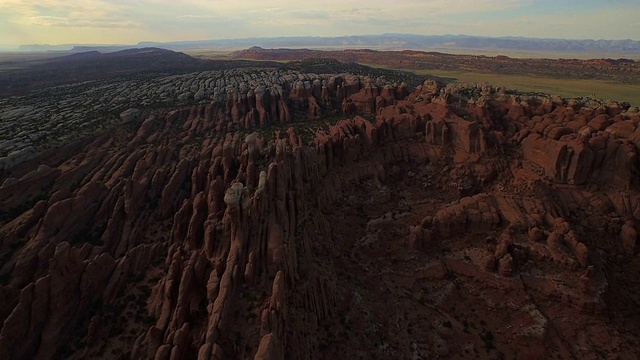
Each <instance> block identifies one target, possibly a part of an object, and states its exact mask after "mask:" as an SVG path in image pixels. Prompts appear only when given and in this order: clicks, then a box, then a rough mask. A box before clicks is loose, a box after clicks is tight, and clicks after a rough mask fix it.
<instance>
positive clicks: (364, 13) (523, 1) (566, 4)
mask: <svg viewBox="0 0 640 360" xmlns="http://www.w3.org/2000/svg"><path fill="white" fill-rule="evenodd" d="M383 33H408V34H409V33H410V34H421V35H441V34H466V35H481V36H526V37H543V38H565V39H633V40H640V0H366V1H360V0H320V1H314V2H311V1H302V0H297V1H284V0H240V1H236V0H35V1H31V0H0V46H4V47H7V46H9V47H10V46H17V45H21V44H51V45H54V44H136V43H138V42H139V41H161V42H162V41H180V40H213V39H234V38H247V37H275V36H342V35H369V34H383Z"/></svg>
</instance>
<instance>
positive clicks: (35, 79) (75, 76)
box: [0, 48, 280, 96]
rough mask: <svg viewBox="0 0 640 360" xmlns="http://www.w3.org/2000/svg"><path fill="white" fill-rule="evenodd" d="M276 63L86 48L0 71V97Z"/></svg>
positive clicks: (148, 50)
mask: <svg viewBox="0 0 640 360" xmlns="http://www.w3.org/2000/svg"><path fill="white" fill-rule="evenodd" d="M277 66H280V64H278V63H274V62H268V61H263V62H255V61H248V60H247V61H237V60H234V61H230V60H202V59H196V58H193V57H191V56H189V55H187V54H184V53H181V52H175V51H172V50H167V49H160V48H132V49H126V50H121V51H116V52H109V53H102V52H99V51H95V50H93V51H87V52H82V53H72V54H69V55H64V56H59V57H54V58H48V59H44V60H35V61H29V62H26V63H25V64H24V67H22V68H19V69H14V70H6V71H0V96H10V95H16V94H24V93H26V92H27V91H29V90H34V89H42V88H47V87H50V86H58V85H64V84H72V83H77V82H83V81H92V80H99V79H108V78H116V77H131V76H138V75H142V74H183V73H188V72H196V71H205V70H222V69H229V68H235V67H277Z"/></svg>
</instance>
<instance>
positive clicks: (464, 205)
mask: <svg viewBox="0 0 640 360" xmlns="http://www.w3.org/2000/svg"><path fill="white" fill-rule="evenodd" d="M404 89H405V87H403V86H402V85H400V86H390V85H388V86H378V85H375V84H373V82H372V81H366V80H365V81H361V80H360V79H359V78H356V77H348V76H336V77H332V78H330V79H328V81H325V82H324V83H323V82H322V81H320V80H319V79H316V78H314V79H311V78H309V79H298V80H297V82H295V85H293V87H292V89H290V92H288V91H287V90H286V89H283V91H282V93H279V92H276V91H275V90H274V91H272V90H268V91H267V90H266V89H259V88H256V89H254V90H252V91H248V90H247V91H244V94H236V95H233V96H229V97H228V98H226V99H225V100H224V101H223V102H220V103H217V104H212V105H206V106H195V107H191V108H188V109H182V110H175V111H172V112H169V113H167V114H165V115H164V116H159V117H157V118H149V119H147V120H145V121H144V122H142V123H141V124H140V126H139V128H138V129H137V131H136V132H134V133H124V132H122V133H118V132H116V133H114V134H113V135H110V136H106V137H105V138H100V139H96V140H95V141H94V142H92V143H89V144H87V145H86V146H85V148H84V150H82V151H80V152H79V153H78V154H69V155H68V159H66V160H65V161H64V162H62V163H61V164H60V165H58V166H56V167H53V166H48V167H47V166H44V167H35V168H34V169H35V170H32V171H27V172H24V173H23V174H22V175H20V176H14V177H13V178H17V179H20V181H16V180H12V179H9V180H4V179H3V187H2V188H0V194H1V195H2V196H0V200H1V201H3V204H18V203H20V202H21V201H23V200H24V199H28V200H30V199H31V198H33V197H34V194H36V193H38V191H37V189H38V187H42V186H43V184H52V185H51V186H52V192H51V193H43V194H42V195H43V196H42V199H39V200H40V201H37V202H34V204H35V205H34V206H32V207H29V208H25V209H23V210H24V211H17V212H16V214H13V215H12V217H11V218H9V219H7V220H6V221H5V220H2V223H0V234H1V235H2V237H1V240H2V241H1V242H0V245H1V248H0V255H1V256H2V259H3V263H2V269H0V275H2V285H1V286H0V295H1V296H2V297H3V299H6V300H5V301H3V302H2V303H1V304H0V321H1V323H2V327H1V329H0V353H2V354H7V355H6V356H8V357H9V358H15V359H27V358H38V359H40V358H42V359H47V358H58V357H64V356H69V354H71V356H73V357H87V358H92V357H103V356H110V355H109V354H128V355H130V356H131V357H132V358H155V359H183V358H198V359H211V358H214V359H215V358H219V359H222V358H252V357H253V358H255V359H280V358H283V357H291V358H296V359H297V358H357V357H381V358H382V357H386V358H409V357H424V358H428V357H451V356H454V354H461V353H464V352H465V350H468V351H469V352H470V353H471V352H475V353H476V355H478V356H480V357H482V356H484V354H485V353H486V354H488V355H487V356H495V357H497V356H498V355H499V354H500V353H502V356H504V357H506V358H525V357H532V358H545V357H553V356H556V355H558V356H561V357H562V356H565V355H567V354H568V355H567V356H569V357H571V356H573V357H576V358H582V357H586V356H588V355H589V354H591V349H593V348H596V347H598V348H602V349H605V350H606V351H608V352H610V353H614V352H615V353H618V354H622V355H621V356H622V357H624V356H629V357H630V358H632V357H633V356H634V355H637V347H635V344H636V343H637V335H636V334H635V333H634V332H633V331H629V325H628V324H626V323H621V322H620V321H618V320H615V319H614V318H612V319H611V320H610V319H608V318H606V317H603V312H604V311H607V310H606V309H612V311H614V312H616V311H620V312H621V314H623V315H624V316H626V317H629V318H630V319H632V320H633V321H635V320H637V318H638V316H639V315H640V314H638V313H637V309H636V308H634V306H635V305H634V304H633V302H632V301H631V300H630V299H632V296H631V295H632V294H631V293H629V292H627V291H630V290H628V288H629V287H630V286H629V284H631V283H632V281H630V279H632V278H633V274H635V272H633V271H634V270H637V262H636V261H635V260H636V259H637V247H636V240H637V233H636V229H635V224H636V221H638V220H639V219H640V211H638V209H639V208H640V193H638V180H637V177H636V176H635V174H636V169H637V164H636V161H637V160H636V151H637V150H636V146H637V139H636V137H637V136H636V135H637V134H638V131H637V128H636V124H635V123H634V122H633V121H632V120H631V118H630V116H629V114H627V113H626V112H625V109H621V108H618V107H615V106H613V105H612V104H609V105H608V107H605V108H604V111H600V110H598V109H592V108H588V107H587V105H586V104H583V103H580V102H571V103H568V102H566V103H565V102H558V101H556V100H552V99H551V98H544V97H543V98H528V97H525V96H522V97H519V96H516V95H507V94H505V93H502V92H501V91H498V89H494V88H490V87H487V86H481V85H472V86H468V87H455V86H448V87H446V88H444V89H441V90H442V92H441V93H440V92H439V91H440V89H438V87H437V84H436V83H434V82H427V83H425V84H424V85H423V86H422V87H420V88H419V89H417V90H416V92H415V93H413V94H411V95H410V96H408V98H407V100H402V99H403V98H404V93H403V92H404V91H405V90H404ZM464 94H474V95H473V96H471V97H472V99H469V98H467V97H464ZM341 104H345V105H346V106H347V107H348V109H347V110H349V111H356V112H359V113H362V114H363V115H364V114H368V115H375V121H370V120H368V119H366V118H364V117H361V116H355V117H353V118H348V119H344V120H340V121H338V122H337V123H335V124H334V125H332V126H326V127H324V126H318V127H317V128H312V129H309V128H306V127H303V126H300V121H298V120H300V119H296V116H298V115H300V114H301V113H304V114H306V116H307V117H308V119H307V118H305V119H304V122H303V124H304V125H305V126H307V125H310V124H313V123H310V122H309V121H310V120H311V119H314V118H317V117H320V116H321V115H322V114H323V113H324V112H326V111H331V110H338V108H339V106H340V105H341ZM561 104H562V105H561ZM294 115H295V116H294ZM616 117H617V118H616ZM281 123H291V125H292V126H291V127H290V128H289V129H288V130H287V131H284V130H283V131H280V130H279V131H277V132H276V133H275V134H274V135H273V138H272V139H271V140H269V141H266V139H267V138H269V137H271V134H264V135H261V134H258V133H251V134H247V133H246V132H244V133H241V132H239V131H236V130H240V129H251V128H254V127H266V126H270V125H274V124H281ZM320 125H323V124H320ZM311 130H313V132H314V133H315V135H314V138H313V139H312V141H309V140H310V139H308V138H307V139H305V136H306V134H308V131H311ZM109 137H110V138H109ZM308 144H311V146H309V145H308ZM621 254H625V256H620V255H621ZM609 268H610V269H614V270H615V271H609V270H607V269H609ZM630 294H631V295H630ZM390 305H391V306H390ZM613 309H615V310H613ZM425 319H428V320H425ZM603 319H604V320H603ZM472 324H473V325H472ZM602 334H608V335H607V336H608V337H607V338H606V339H607V341H606V342H605V341H604V340H601V338H600V336H601V335H602ZM602 336H604V335H602ZM77 339H80V340H79V341H76V340H77ZM614 340H615V341H614Z"/></svg>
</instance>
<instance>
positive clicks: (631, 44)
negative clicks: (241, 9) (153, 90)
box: [138, 34, 640, 55]
mask: <svg viewBox="0 0 640 360" xmlns="http://www.w3.org/2000/svg"><path fill="white" fill-rule="evenodd" d="M138 46H156V47H162V48H165V49H171V50H181V49H183V50H184V49H189V48H199V47H200V48H209V47H212V48H215V47H233V46H235V47H249V46H261V47H352V48H363V47H385V48H389V49H428V48H440V49H447V48H449V49H478V50H480V49H492V50H511V51H532V52H559V53H585V54H629V55H640V41H634V40H629V39H627V40H567V39H541V38H525V37H483V36H469V35H432V36H425V35H411V34H383V35H362V36H340V37H311V36H304V37H276V38H247V39H225V40H204V41H178V42H165V43H154V42H141V43H139V44H138Z"/></svg>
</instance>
